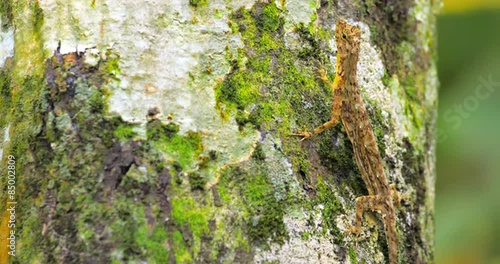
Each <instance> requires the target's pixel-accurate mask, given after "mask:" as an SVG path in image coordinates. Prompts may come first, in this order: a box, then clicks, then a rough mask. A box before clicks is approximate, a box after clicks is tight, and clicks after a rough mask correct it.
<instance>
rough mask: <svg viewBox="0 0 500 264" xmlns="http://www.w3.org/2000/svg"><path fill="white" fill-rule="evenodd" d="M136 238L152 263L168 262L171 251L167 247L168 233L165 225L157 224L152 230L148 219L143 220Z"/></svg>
mask: <svg viewBox="0 0 500 264" xmlns="http://www.w3.org/2000/svg"><path fill="white" fill-rule="evenodd" d="M135 239H136V241H137V244H138V245H139V246H140V247H141V248H143V249H144V250H145V254H144V255H145V256H148V260H149V261H150V262H152V263H168V258H169V256H170V252H169V250H168V248H167V247H166V241H167V239H168V233H167V231H166V230H165V228H164V227H162V226H160V225H157V226H156V227H155V228H154V229H153V230H152V232H151V231H150V228H149V227H148V226H147V224H146V221H142V222H141V225H140V226H139V228H138V230H137V232H136V234H135Z"/></svg>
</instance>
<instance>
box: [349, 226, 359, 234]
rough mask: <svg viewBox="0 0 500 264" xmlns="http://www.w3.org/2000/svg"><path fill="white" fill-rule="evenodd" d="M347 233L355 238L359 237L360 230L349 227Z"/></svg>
mask: <svg viewBox="0 0 500 264" xmlns="http://www.w3.org/2000/svg"><path fill="white" fill-rule="evenodd" d="M348 231H349V233H351V234H354V235H356V236H359V234H360V233H361V229H360V228H358V227H356V226H354V225H352V226H350V227H349V230H348Z"/></svg>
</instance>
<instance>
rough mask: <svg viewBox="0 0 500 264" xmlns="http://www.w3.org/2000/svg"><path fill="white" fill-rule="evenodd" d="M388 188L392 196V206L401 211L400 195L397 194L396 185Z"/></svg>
mask: <svg viewBox="0 0 500 264" xmlns="http://www.w3.org/2000/svg"><path fill="white" fill-rule="evenodd" d="M389 188H391V194H392V199H394V204H396V206H397V207H398V209H401V195H400V194H399V192H398V190H396V185H395V184H394V183H393V184H389Z"/></svg>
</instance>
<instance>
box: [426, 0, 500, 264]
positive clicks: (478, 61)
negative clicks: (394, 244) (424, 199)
mask: <svg viewBox="0 0 500 264" xmlns="http://www.w3.org/2000/svg"><path fill="white" fill-rule="evenodd" d="M438 34H439V35H438V45H439V46H438V54H439V61H438V67H439V68H438V69H439V78H440V81H441V87H440V91H439V96H440V97H439V120H438V134H439V137H438V145H437V182H436V255H435V256H436V263H437V264H462V263H463V264H469V263H470V264H476V263H479V264H481V263H488V264H490V263H495V264H497V263H498V264H500V0H495V1H493V0H490V1H485V0H479V1H478V0H476V1H473V0H444V9H443V10H442V12H441V15H440V16H439V19H438Z"/></svg>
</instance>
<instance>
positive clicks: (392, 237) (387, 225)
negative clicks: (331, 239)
mask: <svg viewBox="0 0 500 264" xmlns="http://www.w3.org/2000/svg"><path fill="white" fill-rule="evenodd" d="M391 195H394V194H391ZM390 200H391V197H390V196H382V195H367V196H361V197H358V198H356V219H355V225H353V226H352V227H351V229H350V231H351V232H352V233H355V234H359V232H360V231H361V224H362V219H363V212H364V211H367V210H371V211H380V213H382V220H383V222H384V229H385V234H386V238H387V245H388V249H389V263H390V264H396V263H397V234H396V219H395V217H394V207H393V205H392V203H391V201H390Z"/></svg>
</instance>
